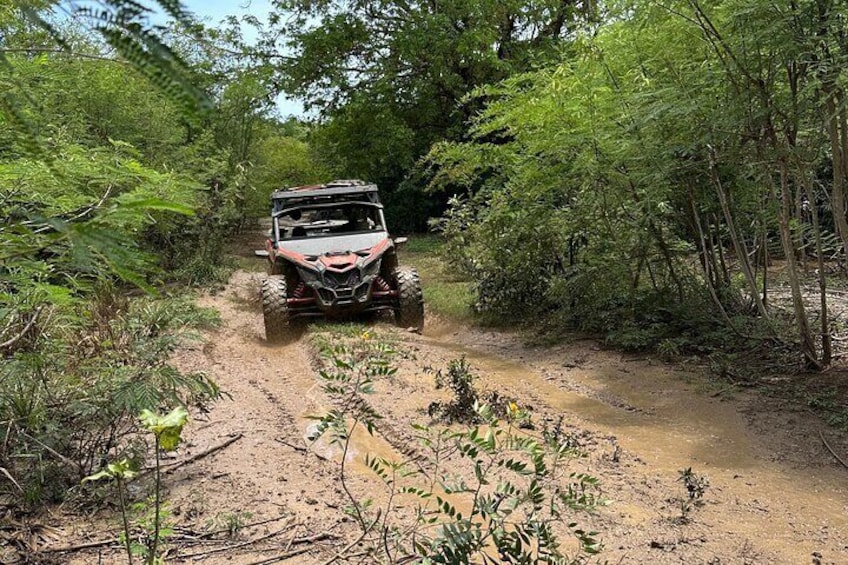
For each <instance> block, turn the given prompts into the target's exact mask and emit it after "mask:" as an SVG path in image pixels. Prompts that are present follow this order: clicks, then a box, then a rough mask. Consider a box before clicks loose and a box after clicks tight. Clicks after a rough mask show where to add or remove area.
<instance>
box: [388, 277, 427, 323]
mask: <svg viewBox="0 0 848 565" xmlns="http://www.w3.org/2000/svg"><path fill="white" fill-rule="evenodd" d="M395 281H396V282H397V290H398V307H397V310H395V323H396V324H397V325H398V326H400V327H402V328H414V329H415V331H417V332H419V333H420V332H421V331H423V330H424V293H423V292H422V290H421V278H420V277H419V276H418V271H416V270H415V269H412V268H409V267H401V268H400V269H398V270H397V271H395Z"/></svg>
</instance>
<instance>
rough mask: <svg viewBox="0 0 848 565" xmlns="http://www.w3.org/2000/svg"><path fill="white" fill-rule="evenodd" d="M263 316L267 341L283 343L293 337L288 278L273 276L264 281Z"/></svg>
mask: <svg viewBox="0 0 848 565" xmlns="http://www.w3.org/2000/svg"><path fill="white" fill-rule="evenodd" d="M261 292H262V314H263V316H264V318H265V339H266V340H267V341H268V342H269V343H282V342H284V341H286V338H288V337H290V336H291V333H292V332H291V327H290V320H289V306H288V301H287V291H286V278H285V277H283V276H280V275H272V276H270V277H268V278H266V279H265V280H263V281H262V291H261Z"/></svg>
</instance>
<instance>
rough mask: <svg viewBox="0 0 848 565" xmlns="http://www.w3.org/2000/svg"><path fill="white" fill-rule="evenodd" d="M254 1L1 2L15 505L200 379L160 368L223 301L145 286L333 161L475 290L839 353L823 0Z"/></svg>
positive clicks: (712, 347) (838, 224)
mask: <svg viewBox="0 0 848 565" xmlns="http://www.w3.org/2000/svg"><path fill="white" fill-rule="evenodd" d="M273 6H274V11H273V12H272V13H271V14H270V15H268V16H267V17H262V18H260V17H257V16H256V15H251V16H247V17H245V18H243V19H242V20H239V19H237V18H231V19H230V20H227V21H225V22H221V23H220V24H209V23H201V22H198V21H196V19H195V18H194V17H193V16H192V15H191V14H190V13H188V12H186V11H185V9H184V8H183V7H182V6H181V5H180V4H179V2H176V1H172V0H159V1H158V2H147V3H145V2H141V3H136V2H129V1H125V0H103V1H102V2H97V3H82V4H79V3H74V2H63V1H51V0H41V1H36V0H32V1H22V0H15V1H13V2H11V3H9V2H6V3H4V4H3V6H2V7H0V354H2V356H3V361H4V362H3V363H2V367H0V421H2V422H5V423H7V424H8V425H7V426H4V429H5V431H4V432H3V433H4V434H5V439H4V441H2V442H1V443H2V446H3V452H2V453H0V468H2V470H4V471H6V473H8V475H7V476H10V477H14V479H13V483H14V484H15V485H16V486H17V490H18V491H19V494H22V495H23V497H24V498H25V499H26V500H28V501H30V502H33V503H34V502H38V501H41V500H44V499H52V498H58V497H61V496H62V495H63V493H64V492H65V491H66V489H67V487H68V486H69V485H72V484H76V482H77V481H78V480H79V478H80V477H81V476H84V475H85V474H86V473H89V472H90V471H91V470H93V469H95V468H97V467H98V466H99V465H100V463H101V460H102V458H103V456H104V454H105V453H108V452H109V451H110V450H112V449H113V448H114V447H115V446H116V445H118V444H119V443H120V442H121V439H122V438H123V437H126V436H127V434H129V433H131V431H132V430H133V425H134V424H133V415H135V414H137V413H138V411H139V410H140V409H141V408H144V407H147V406H150V405H155V404H161V403H163V402H165V401H166V400H168V399H170V400H179V401H180V402H181V403H185V402H200V403H202V402H206V401H208V400H209V399H212V398H215V397H216V395H218V394H220V392H219V391H217V389H216V387H215V385H214V383H212V382H210V381H209V380H208V379H207V378H206V377H205V376H203V375H184V374H181V373H180V372H179V371H177V370H176V369H175V368H173V367H171V366H169V365H168V364H167V356H168V354H169V353H170V352H171V351H173V350H174V348H175V347H177V344H178V343H179V340H180V339H185V337H186V336H185V332H186V331H187V330H190V329H191V328H196V327H200V326H203V325H204V324H213V323H214V315H212V314H210V313H208V312H203V311H201V310H198V309H196V308H194V307H193V306H191V302H190V301H189V300H186V299H185V298H180V297H179V296H177V295H172V293H171V292H170V290H168V289H172V288H173V287H174V286H184V285H205V284H211V283H214V282H215V281H219V280H220V279H221V277H223V276H225V274H226V265H225V264H224V263H225V261H224V257H223V250H224V248H225V244H226V242H227V240H228V238H229V237H230V236H231V235H232V234H234V233H236V232H238V231H239V230H240V229H242V228H243V226H244V224H245V222H246V221H247V220H248V219H250V218H254V217H257V216H261V215H264V214H265V213H266V208H267V198H268V195H269V193H270V192H271V191H272V190H275V189H278V188H280V187H284V186H290V185H297V184H304V183H310V182H316V181H321V180H326V179H328V178H332V177H342V178H364V179H368V180H371V181H374V182H376V183H378V184H379V185H380V186H381V188H382V189H383V191H384V194H385V201H386V203H387V209H388V211H387V215H388V216H389V217H390V219H391V222H392V227H394V228H395V231H427V230H429V229H433V230H436V231H438V232H440V233H441V234H443V235H444V237H445V238H446V241H447V244H446V246H445V260H446V261H448V263H449V264H450V265H451V267H452V268H454V269H455V270H456V271H457V273H459V274H461V275H462V276H465V277H467V278H468V279H469V280H471V281H473V283H474V287H475V304H474V305H473V306H474V308H475V309H476V310H477V311H479V312H480V313H481V314H483V315H490V316H492V317H503V316H504V315H509V316H510V317H511V318H512V319H515V318H523V319H527V320H535V321H538V323H540V324H543V325H545V327H547V328H549V329H562V328H568V329H574V328H577V329H580V330H582V331H586V332H590V333H592V334H597V335H602V336H605V337H606V339H607V340H608V341H609V342H610V343H613V344H615V345H617V346H621V347H624V348H631V349H643V348H658V349H659V350H660V351H662V352H665V353H668V354H681V353H699V354H705V353H712V352H715V351H728V350H730V351H732V350H735V349H738V348H740V347H762V346H765V347H770V348H774V349H776V350H781V351H784V350H785V349H786V348H789V349H790V350H791V351H792V356H793V357H792V358H793V359H795V360H797V361H799V364H803V365H804V366H806V367H807V368H810V369H818V370H820V369H825V368H827V367H828V366H829V365H831V363H832V362H833V351H832V349H833V344H832V339H831V338H832V336H834V335H837V334H839V333H840V332H841V331H843V329H844V327H843V326H844V322H843V321H842V320H841V319H839V318H838V317H836V318H834V317H832V316H831V315H830V309H831V302H830V301H829V296H831V294H829V292H828V290H829V289H832V288H836V289H837V290H838V289H839V288H840V287H841V286H843V281H844V268H845V259H846V255H848V219H846V202H845V184H846V175H847V174H848V108H846V93H845V88H846V75H845V68H846V58H848V36H846V34H845V25H846V18H848V4H846V3H845V2H841V1H836V0H833V1H831V0H799V1H787V2H779V1H765V0H726V1H721V2H699V1H696V0H685V1H684V0H669V1H660V2H643V1H635V0H632V1H621V2H592V1H586V2H582V1H576V2H572V1H567V0H539V1H527V0H523V1H522V0H508V1H494V0H446V1H439V2H437V1H427V2H406V1H397V0H354V1H349V2H336V3H332V2H315V1H311V0H275V1H274V2H273ZM152 8H156V9H157V10H159V12H160V13H166V14H167V15H168V16H169V17H170V20H169V23H168V24H167V25H162V26H154V25H153V24H151V17H150V16H151V13H150V12H149V11H148V9H152ZM246 26H249V27H252V28H253V29H254V30H255V34H256V36H257V37H258V39H256V40H251V41H248V40H246V39H245V34H244V30H245V29H246ZM281 93H285V94H287V95H289V96H296V97H299V98H300V99H302V100H304V101H305V103H306V105H307V107H308V108H309V110H310V114H309V115H310V118H309V119H297V118H282V117H280V116H279V115H278V111H277V109H276V105H275V100H276V98H277V96H278V95H280V94H281ZM163 290H164V292H163ZM144 292H147V293H154V295H153V296H154V297H153V298H151V295H150V294H144ZM775 344H777V345H776V346H775ZM71 353H73V354H71ZM54 479H55V480H54Z"/></svg>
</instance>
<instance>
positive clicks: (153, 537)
mask: <svg viewBox="0 0 848 565" xmlns="http://www.w3.org/2000/svg"><path fill="white" fill-rule="evenodd" d="M139 421H140V424H141V427H142V428H143V429H145V430H147V431H148V432H150V433H151V434H153V437H154V438H155V440H156V448H155V449H156V451H155V453H156V467H155V468H154V473H155V475H154V497H153V504H152V505H149V504H146V503H137V504H134V505H132V508H128V507H127V502H126V496H127V493H126V492H125V490H126V481H129V480H132V479H134V478H135V477H136V476H137V475H138V473H137V472H136V471H135V470H134V469H133V466H132V464H131V463H130V462H129V461H127V460H126V459H123V460H121V461H120V462H118V463H110V464H108V465H107V466H106V469H104V470H102V471H100V472H99V473H95V474H93V475H90V476H88V477H85V478H84V479H83V480H82V482H83V483H85V482H87V481H97V480H100V479H114V480H116V482H117V488H118V497H119V500H120V503H121V518H122V520H123V527H124V531H123V534H122V539H123V543H124V546H125V547H126V550H127V561H128V563H129V565H133V556H141V557H142V558H143V560H144V562H145V563H146V564H147V565H154V564H158V563H164V560H163V558H162V557H160V556H159V553H158V548H159V545H160V543H162V542H164V541H165V540H166V539H167V538H168V537H169V536H170V535H171V534H172V533H173V529H172V528H171V527H170V526H169V525H168V517H169V515H170V513H169V511H168V510H167V508H166V506H165V505H164V504H163V503H162V501H161V498H160V489H161V480H162V477H161V466H160V461H159V451H160V450H163V451H173V450H175V449H176V448H177V445H178V444H179V442H180V439H181V434H182V430H183V426H185V424H186V422H187V421H188V412H187V411H186V409H185V408H184V407H182V406H178V407H176V408H174V409H173V410H171V411H170V412H169V413H168V414H166V415H161V414H157V413H155V412H153V411H151V410H147V409H144V410H142V411H141V414H140V416H139ZM131 511H133V512H134V513H136V514H139V515H141V516H142V517H141V519H139V520H136V522H137V523H138V525H140V526H141V528H142V531H143V532H144V535H143V536H142V538H143V540H144V542H143V543H139V542H137V541H132V540H133V539H135V538H134V536H132V531H131V529H130V517H129V514H130V512H131Z"/></svg>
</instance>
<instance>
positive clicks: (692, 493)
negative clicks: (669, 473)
mask: <svg viewBox="0 0 848 565" xmlns="http://www.w3.org/2000/svg"><path fill="white" fill-rule="evenodd" d="M678 473H679V475H680V478H678V481H680V482H681V483H683V487H684V488H685V489H686V498H685V499H684V500H683V501H682V502H681V503H680V520H681V521H682V522H684V523H685V522H688V520H689V514H690V512H691V511H692V509H693V508H697V507H700V506H703V504H704V501H703V498H704V494H705V493H706V492H707V488H709V486H710V481H709V479H707V477H705V476H703V475H699V474H697V473H695V472H694V471H692V467H687V468H686V469H681V470H680V471H678Z"/></svg>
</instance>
